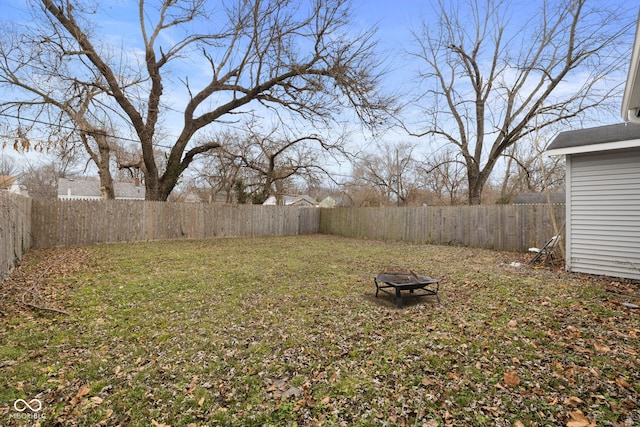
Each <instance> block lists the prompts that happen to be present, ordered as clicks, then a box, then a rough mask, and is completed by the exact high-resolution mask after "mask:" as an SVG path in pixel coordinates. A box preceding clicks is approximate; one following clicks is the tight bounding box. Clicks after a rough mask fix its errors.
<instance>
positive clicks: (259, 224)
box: [32, 199, 320, 247]
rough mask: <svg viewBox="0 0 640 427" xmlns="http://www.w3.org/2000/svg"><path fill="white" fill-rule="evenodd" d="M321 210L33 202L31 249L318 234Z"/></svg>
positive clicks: (102, 201) (126, 203) (95, 202)
mask: <svg viewBox="0 0 640 427" xmlns="http://www.w3.org/2000/svg"><path fill="white" fill-rule="evenodd" d="M319 211H320V209H314V208H297V207H287V206H260V205H219V204H202V203H172V202H149V201H127V200H57V199H41V200H37V199H34V200H33V212H32V221H33V236H34V239H33V245H34V247H51V246H75V245H90V244H94V243H102V242H107V243H112V242H136V241H147V240H169V239H181V238H188V239H206V238H212V237H226V236H278V235H295V234H311V233H317V232H318V223H319V215H320V212H319Z"/></svg>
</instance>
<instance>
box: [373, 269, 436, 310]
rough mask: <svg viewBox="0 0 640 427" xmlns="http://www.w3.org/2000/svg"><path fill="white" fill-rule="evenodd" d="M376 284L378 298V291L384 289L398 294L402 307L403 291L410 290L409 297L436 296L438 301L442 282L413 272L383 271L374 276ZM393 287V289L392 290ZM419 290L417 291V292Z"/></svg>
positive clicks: (390, 293)
mask: <svg viewBox="0 0 640 427" xmlns="http://www.w3.org/2000/svg"><path fill="white" fill-rule="evenodd" d="M373 282H374V283H375V285H376V298H377V297H378V291H383V292H386V293H388V294H389V295H394V294H395V296H396V305H397V306H398V308H402V306H403V304H402V291H409V294H408V295H406V294H405V296H408V297H428V296H435V297H436V299H437V300H438V302H440V297H439V296H438V290H439V288H440V282H439V281H438V280H436V279H432V278H430V277H426V276H421V275H418V274H415V273H413V272H399V273H394V272H383V273H380V274H378V275H377V276H375V277H374V278H373ZM391 289H392V290H391ZM416 291H417V292H416Z"/></svg>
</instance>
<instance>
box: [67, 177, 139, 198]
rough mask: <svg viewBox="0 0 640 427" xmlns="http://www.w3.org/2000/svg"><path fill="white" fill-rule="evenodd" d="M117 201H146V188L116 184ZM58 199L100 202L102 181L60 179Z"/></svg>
mask: <svg viewBox="0 0 640 427" xmlns="http://www.w3.org/2000/svg"><path fill="white" fill-rule="evenodd" d="M113 191H114V193H115V196H116V200H144V199H145V194H146V192H145V188H144V186H142V185H140V182H135V183H133V182H114V183H113ZM58 199H73V200H100V199H102V192H101V191H100V181H98V180H97V179H84V178H78V179H67V178H58Z"/></svg>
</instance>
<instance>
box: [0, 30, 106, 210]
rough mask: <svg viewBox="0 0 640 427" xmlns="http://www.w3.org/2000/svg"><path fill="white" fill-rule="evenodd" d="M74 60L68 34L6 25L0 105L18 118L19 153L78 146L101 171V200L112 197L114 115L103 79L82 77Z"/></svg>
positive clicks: (0, 62)
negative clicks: (5, 94)
mask: <svg viewBox="0 0 640 427" xmlns="http://www.w3.org/2000/svg"><path fill="white" fill-rule="evenodd" d="M43 46H46V47H43ZM75 56H77V49H76V46H75V42H74V41H73V40H72V39H71V38H70V37H69V36H68V35H65V34H61V33H60V32H55V31H47V30H46V29H44V28H41V27H36V28H33V31H32V32H20V30H19V29H18V28H17V27H16V26H12V27H10V26H5V27H3V30H2V38H0V86H2V87H3V88H4V89H6V90H7V91H8V92H9V93H10V94H11V96H9V97H7V98H8V99H4V100H2V102H0V113H1V114H2V115H4V116H6V117H10V118H12V119H14V122H15V125H16V129H14V132H15V133H16V134H17V135H18V138H17V141H19V143H16V144H14V147H15V148H16V149H21V150H27V149H40V150H45V149H46V150H49V149H53V150H56V151H57V152H56V155H59V154H60V150H63V151H64V150H67V154H69V152H68V150H69V149H70V148H71V147H70V143H71V142H78V144H79V145H81V146H82V147H84V150H85V152H86V154H88V155H89V158H90V159H91V161H92V162H93V163H94V164H95V166H96V168H97V170H98V175H99V177H100V187H101V190H102V196H103V198H106V199H113V198H114V197H115V195H114V189H113V178H112V176H111V170H110V166H111V161H112V156H111V153H112V150H113V141H112V138H111V137H110V135H112V134H113V131H112V129H111V128H110V127H109V120H108V115H109V113H113V112H111V111H109V109H108V108H105V106H104V105H103V104H102V102H101V99H100V98H101V96H103V93H102V90H101V89H100V88H99V86H100V85H99V83H98V82H99V80H100V79H101V77H100V75H99V74H97V73H84V74H82V73H79V72H78V70H83V67H81V66H78V65H75V66H74V64H75V62H74V61H73V58H74V57H75ZM83 71H84V70H83ZM74 73H75V75H74ZM45 127H46V129H45ZM42 134H47V137H45V139H46V141H44V142H42V141H39V142H35V143H32V141H34V140H35V141H38V137H39V136H40V135H42ZM65 139H66V140H67V141H65ZM74 157H75V156H74ZM75 160H77V157H75Z"/></svg>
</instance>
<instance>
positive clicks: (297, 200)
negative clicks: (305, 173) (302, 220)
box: [263, 194, 318, 208]
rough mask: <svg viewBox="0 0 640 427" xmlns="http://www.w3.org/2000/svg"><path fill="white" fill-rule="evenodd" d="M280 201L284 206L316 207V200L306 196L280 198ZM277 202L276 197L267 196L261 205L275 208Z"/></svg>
mask: <svg viewBox="0 0 640 427" xmlns="http://www.w3.org/2000/svg"><path fill="white" fill-rule="evenodd" d="M282 201H283V203H282V204H283V205H284V206H298V207H311V208H315V207H317V206H318V203H316V200H315V199H314V198H313V197H311V196H308V195H306V194H305V195H302V196H282ZM277 204H278V202H277V200H276V196H269V197H268V198H267V200H265V202H264V203H263V205H267V206H275V205H277Z"/></svg>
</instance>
